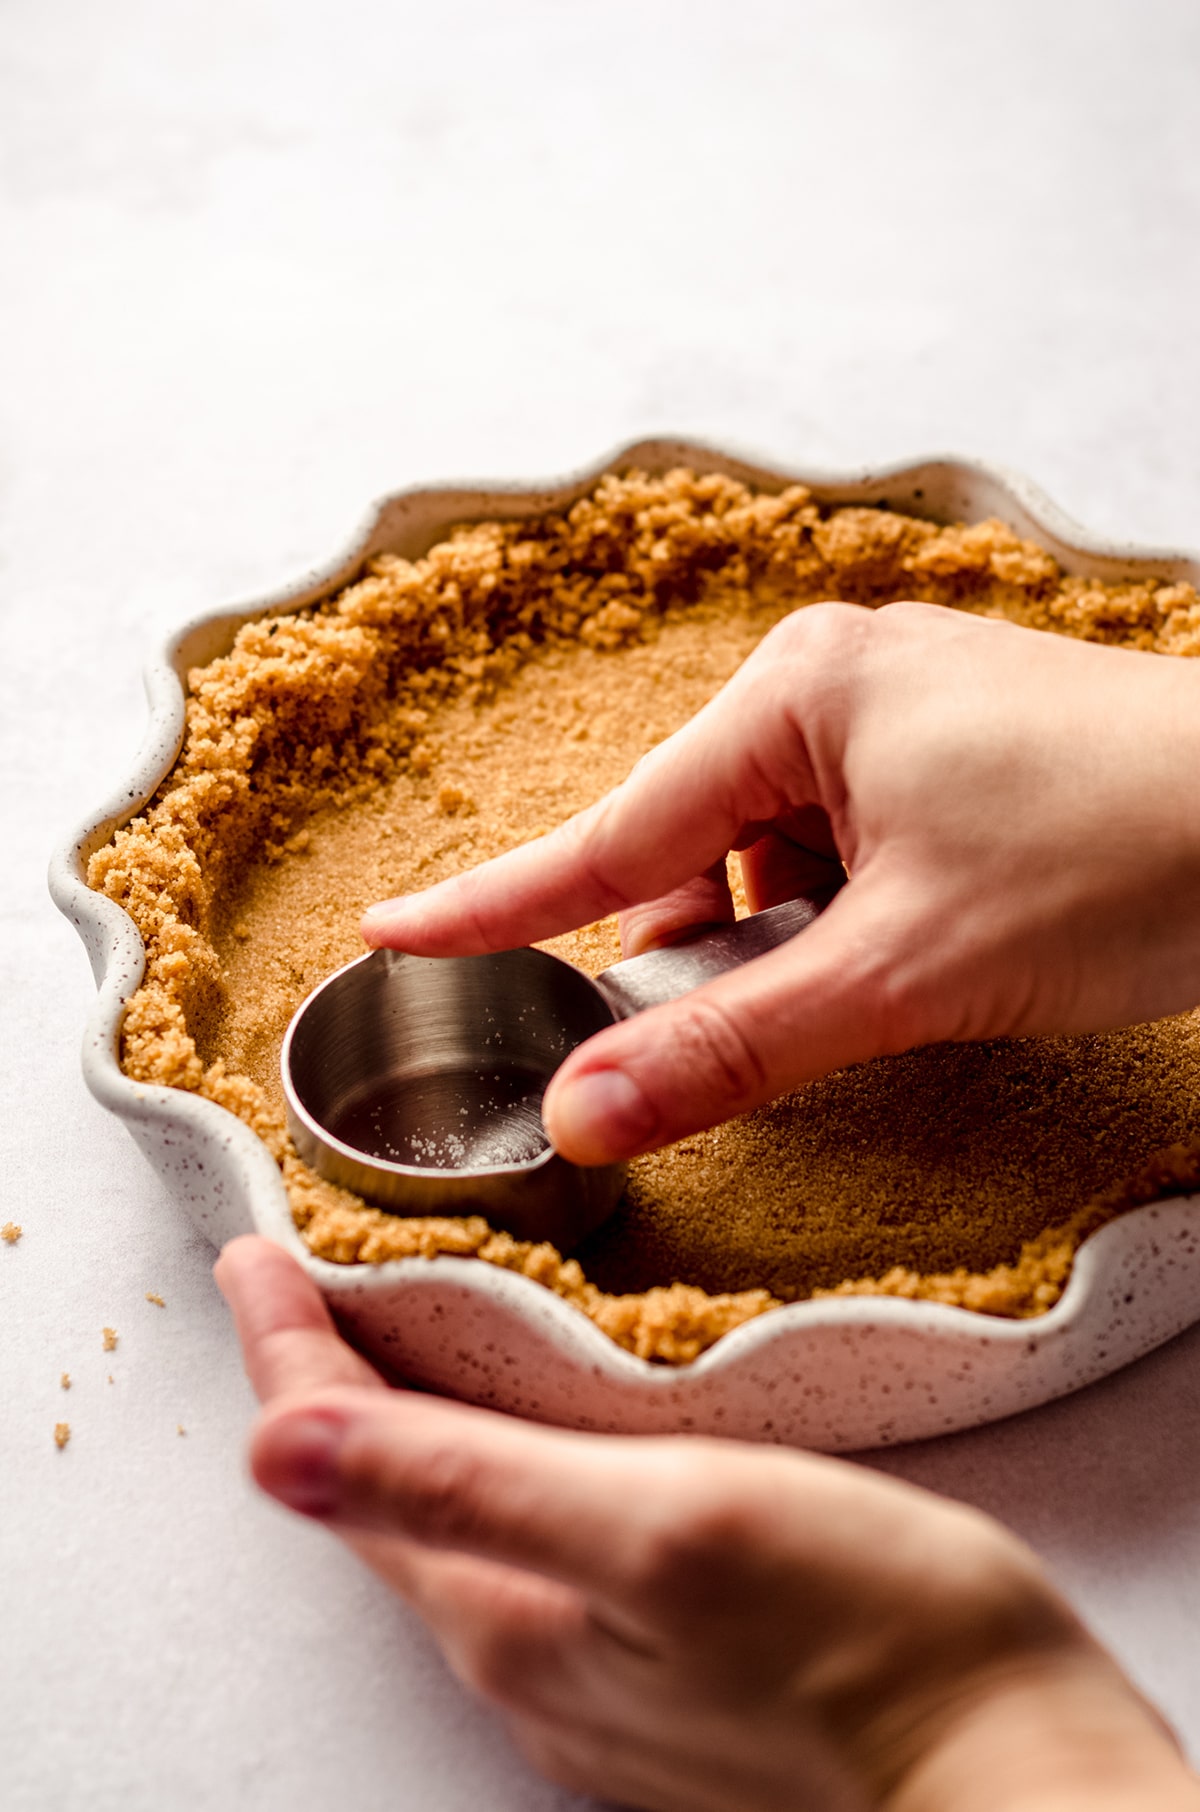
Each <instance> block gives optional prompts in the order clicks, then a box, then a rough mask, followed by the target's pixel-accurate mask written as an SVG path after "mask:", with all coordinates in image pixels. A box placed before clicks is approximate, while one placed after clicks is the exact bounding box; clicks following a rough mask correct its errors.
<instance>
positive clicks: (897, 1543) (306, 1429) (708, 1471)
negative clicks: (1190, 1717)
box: [217, 1239, 1200, 1812]
mask: <svg viewBox="0 0 1200 1812" xmlns="http://www.w3.org/2000/svg"><path fill="white" fill-rule="evenodd" d="M217 1279H218V1282H219V1283H220V1285H221V1288H222V1290H223V1291H224V1292H225V1295H226V1296H227V1297H228V1299H229V1302H230V1303H231V1305H232V1308H233V1311H234V1315H235V1318H236V1320H237V1325H238V1331H239V1333H240V1336H241V1339H242V1344H243V1348H244V1351H245V1358H246V1369H247V1371H248V1373H249V1375H250V1378H251V1380H252V1382H253V1384H254V1387H255V1389H256V1391H257V1392H258V1395H259V1397H260V1398H261V1399H262V1401H263V1402H264V1403H265V1404H266V1405H267V1409H266V1413H265V1414H264V1416H263V1418H262V1420H261V1421H260V1423H259V1426H258V1428H257V1430H256V1433H255V1436H254V1440H253V1445H252V1457H251V1465H252V1468H253V1471H254V1475H255V1477H256V1479H257V1480H258V1482H259V1484H260V1485H262V1486H263V1488H264V1489H265V1490H267V1491H269V1492H271V1493H272V1495H274V1496H275V1497H277V1498H278V1499H279V1500H280V1501H281V1502H283V1503H285V1504H287V1505H289V1506H290V1507H291V1508H293V1509H295V1510H299V1511H301V1512H303V1513H304V1514H306V1515H308V1516H310V1517H313V1518H315V1519H318V1520H320V1521H321V1522H323V1523H325V1524H326V1525H327V1527H329V1528H330V1529H331V1530H332V1531H333V1532H334V1533H336V1534H338V1535H339V1536H341V1537H342V1538H343V1539H344V1540H345V1541H347V1542H348V1543H349V1545H350V1546H351V1547H352V1548H353V1549H354V1550H355V1551H356V1552H357V1553H358V1554H359V1555H360V1556H361V1557H362V1558H363V1559H364V1560H365V1561H366V1562H367V1563H368V1565H370V1566H372V1567H373V1568H374V1569H375V1571H376V1572H377V1573H378V1574H379V1575H380V1576H381V1577H382V1578H383V1579H384V1580H385V1581H386V1583H387V1584H388V1585H390V1586H391V1587H393V1588H394V1589H395V1590H396V1591H398V1592H400V1593H401V1594H402V1595H403V1596H404V1597H405V1598H406V1599H407V1600H408V1601H409V1602H410V1603H411V1604H412V1605H414V1606H415V1608H416V1609H417V1610H418V1611H419V1612H420V1614H421V1615H422V1616H423V1617H424V1618H425V1620H426V1621H427V1622H428V1623H429V1625H430V1626H431V1628H432V1630H433V1632H434V1634H435V1635H436V1637H437V1639H438V1641H439V1643H440V1644H441V1646H442V1648H443V1650H444V1651H445V1654H446V1657H447V1659H448V1660H449V1662H450V1665H451V1666H452V1667H453V1668H454V1670H455V1672H456V1673H457V1674H458V1675H459V1677H460V1678H461V1679H463V1680H464V1681H465V1682H466V1683H467V1685H469V1686H471V1687H473V1688H474V1689H475V1690H476V1691H477V1692H480V1693H481V1694H483V1695H484V1696H485V1697H486V1698H488V1699H490V1700H492V1701H493V1702H494V1703H496V1704H497V1705H499V1706H500V1707H501V1709H502V1710H503V1711H504V1712H505V1713H506V1714H507V1716H508V1719H509V1722H510V1725H511V1728H512V1731H513V1734H514V1736H515V1738H516V1740H517V1742H518V1743H519V1745H520V1747H521V1748H522V1749H523V1750H524V1752H525V1754H526V1755H527V1756H528V1757H529V1758H530V1759H531V1760H532V1761H533V1762H534V1764H535V1765H536V1766H537V1767H538V1768H540V1769H541V1770H542V1771H543V1772H544V1773H546V1774H548V1775H550V1776H551V1778H553V1779H555V1780H558V1781H561V1782H562V1783H564V1784H565V1785H567V1786H570V1787H573V1788H574V1789H576V1790H577V1791H580V1792H584V1793H591V1794H596V1795H599V1796H601V1797H603V1798H605V1799H608V1800H612V1801H616V1802H617V1803H619V1804H622V1805H628V1806H633V1807H645V1808H648V1809H651V1812H759V1809H760V1808H761V1809H762V1812H782V1809H783V1808H785V1807H786V1808H794V1807H799V1806H804V1807H811V1808H813V1809H814V1812H817V1809H820V1812H864V1809H866V1808H870V1807H879V1806H886V1807H888V1808H890V1809H891V1812H1001V1809H1003V1812H1076V1809H1078V1812H1084V1808H1086V1809H1087V1812H1104V1809H1105V1808H1108V1807H1114V1808H1115V1807H1117V1806H1120V1807H1122V1808H1127V1807H1130V1806H1137V1807H1138V1808H1139V1812H1166V1809H1167V1808H1171V1809H1172V1812H1174V1809H1176V1808H1178V1812H1185V1809H1189V1812H1197V1808H1198V1807H1200V1792H1198V1791H1197V1788H1196V1784H1195V1782H1194V1781H1193V1780H1192V1777H1191V1776H1189V1775H1188V1773H1187V1771H1186V1770H1185V1768H1184V1766H1183V1764H1182V1763H1181V1761H1180V1759H1179V1756H1178V1754H1177V1752H1176V1750H1175V1749H1174V1747H1173V1745H1172V1743H1171V1741H1170V1740H1169V1738H1168V1736H1167V1734H1166V1733H1165V1731H1164V1729H1163V1727H1162V1726H1161V1724H1160V1723H1159V1722H1158V1721H1157V1719H1156V1716H1155V1714H1154V1713H1153V1712H1151V1711H1150V1709H1149V1708H1148V1707H1147V1706H1146V1705H1145V1704H1144V1703H1143V1702H1142V1701H1141V1700H1140V1699H1139V1698H1138V1696H1137V1695H1136V1693H1135V1692H1134V1691H1133V1689H1132V1688H1131V1687H1130V1686H1129V1685H1128V1683H1127V1682H1126V1681H1125V1680H1124V1679H1123V1678H1122V1676H1121V1675H1120V1673H1119V1672H1118V1671H1117V1669H1116V1667H1115V1665H1114V1664H1113V1662H1112V1661H1111V1660H1110V1659H1109V1658H1108V1657H1107V1656H1106V1655H1105V1654H1104V1653H1103V1651H1102V1650H1101V1649H1100V1648H1098V1647H1097V1645H1096V1644H1095V1643H1094V1642H1093V1641H1092V1640H1091V1638H1090V1637H1089V1636H1088V1635H1087V1634H1086V1632H1085V1631H1083V1630H1082V1629H1081V1627H1080V1626H1079V1624H1078V1623H1077V1622H1076V1621H1075V1619H1074V1617H1073V1616H1072V1615H1071V1613H1070V1611H1069V1610H1068V1609H1067V1608H1066V1606H1065V1605H1064V1604H1063V1603H1062V1602H1061V1601H1060V1600H1059V1599H1058V1598H1057V1597H1056V1596H1055V1594H1054V1593H1053V1592H1052V1591H1051V1590H1050V1588H1049V1586H1048V1585H1047V1584H1046V1582H1045V1580H1044V1579H1043V1578H1042V1576H1041V1574H1040V1573H1039V1571H1038V1569H1037V1566H1036V1564H1035V1562H1034V1561H1033V1558H1032V1556H1030V1555H1029V1554H1028V1553H1027V1552H1026V1551H1025V1550H1024V1549H1023V1548H1021V1547H1020V1546H1019V1544H1018V1543H1016V1542H1015V1541H1013V1540H1012V1539H1011V1538H1010V1537H1009V1536H1007V1535H1006V1534H1005V1533H1004V1532H1003V1531H1002V1530H1001V1529H1000V1528H998V1527H997V1526H996V1525H995V1524H993V1523H991V1522H989V1521H988V1520H987V1519H985V1518H984V1517H981V1516H979V1515H977V1514H976V1513H974V1512H972V1511H968V1510H964V1509H961V1508H959V1507H957V1506H952V1505H949V1504H945V1503H942V1502H940V1501H939V1500H938V1499H937V1498H934V1497H931V1496H929V1495H927V1494H926V1493H924V1492H921V1491H918V1490H915V1489H913V1488H911V1487H909V1486H905V1485H900V1484H896V1483H894V1482H892V1481H890V1480H886V1479H882V1478H879V1477H876V1476H875V1475H873V1474H871V1473H869V1472H864V1471H861V1470H860V1469H858V1468H857V1467H854V1466H850V1465H847V1464H844V1463H841V1462H837V1461H832V1460H825V1459H820V1458H816V1457H813V1456H811V1455H804V1454H798V1453H789V1452H783V1451H780V1450H778V1449H774V1450H767V1449H762V1448H752V1447H748V1446H740V1445H737V1444H734V1443H732V1442H717V1441H702V1440H697V1439H690V1438H686V1437H675V1438H672V1439H667V1440H647V1439H617V1438H615V1437H611V1436H601V1435H583V1434H574V1433H568V1432H565V1431H563V1430H561V1429H550V1428H542V1427H536V1426H533V1425H530V1424H528V1423H523V1422H519V1421H516V1420H513V1419H512V1418H510V1417H507V1416H502V1415H497V1414H494V1413H492V1412H489V1411H486V1410H479V1409H472V1408H468V1407H467V1406H465V1405H463V1404H459V1403H447V1402H444V1401H441V1400H439V1399H437V1398H434V1397H428V1396H417V1395H413V1394H409V1393H406V1392H403V1391H390V1390H388V1389H387V1388H386V1386H385V1385H384V1383H383V1381H382V1379H381V1378H380V1377H379V1376H378V1374H377V1373H376V1372H375V1371H373V1369H372V1368H371V1366H370V1365H368V1363H367V1362H366V1360H365V1359H362V1358H361V1357H360V1356H359V1355H358V1354H356V1353H354V1352H352V1351H351V1350H350V1348H349V1347H347V1346H346V1345H345V1344H344V1342H343V1341H342V1340H341V1338H340V1336H339V1335H338V1334H337V1332H336V1330H335V1328H334V1326H333V1322H332V1320H331V1319H330V1315H329V1311H328V1309H327V1308H326V1307H325V1304H324V1302H323V1300H322V1298H321V1296H320V1294H319V1292H318V1291H317V1289H316V1287H315V1285H313V1284H312V1283H311V1282H310V1281H309V1280H308V1278H307V1277H306V1276H305V1274H304V1272H303V1270H302V1269H301V1268H300V1266H299V1265H297V1264H296V1263H295V1262H294V1261H293V1260H292V1259H291V1258H289V1257H288V1256H287V1254H286V1253H284V1252H283V1251H281V1250H280V1249H279V1248H278V1247H276V1246H274V1245H272V1244H270V1243H269V1242H268V1241H266V1240H262V1239H239V1240H234V1241H233V1242H232V1244H230V1245H229V1246H227V1247H226V1248H225V1251H224V1252H223V1253H222V1255H221V1257H220V1259H219V1261H218V1264H217Z"/></svg>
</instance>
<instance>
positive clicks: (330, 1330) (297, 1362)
mask: <svg viewBox="0 0 1200 1812" xmlns="http://www.w3.org/2000/svg"><path fill="white" fill-rule="evenodd" d="M213 1276H214V1277H215V1278H216V1280H217V1288H218V1289H219V1290H220V1292H221V1294H222V1296H224V1298H225V1300H226V1302H227V1303H228V1304H229V1307H230V1309H231V1310H232V1311H233V1320H234V1326H235V1327H236V1328H237V1332H238V1338H239V1340H240V1341H241V1343H242V1356H243V1359H244V1362H245V1366H246V1375H247V1377H248V1378H249V1380H250V1382H251V1384H252V1385H253V1386H254V1393H255V1395H256V1396H257V1398H258V1400H259V1402H260V1403H269V1402H270V1401H271V1400H272V1398H274V1397H280V1396H285V1395H290V1394H292V1393H294V1392H296V1391H303V1390H320V1389H321V1388H322V1387H323V1386H325V1385H337V1384H357V1385H363V1384H366V1385H372V1386H376V1387H378V1388H379V1389H381V1390H382V1389H385V1388H386V1387H385V1385H384V1382H383V1379H382V1378H381V1377H380V1376H379V1373H378V1372H377V1371H376V1370H375V1368H374V1366H372V1365H370V1364H368V1362H367V1361H366V1360H365V1359H364V1358H363V1357H362V1356H361V1354H359V1353H356V1352H354V1351H353V1349H352V1348H351V1347H349V1346H347V1345H346V1342H345V1341H344V1340H343V1339H342V1337H341V1335H340V1334H339V1333H338V1331H337V1328H336V1327H335V1325H334V1321H333V1317H332V1315H331V1314H330V1313H329V1309H328V1307H327V1305H326V1302H325V1299H324V1297H323V1296H322V1295H321V1292H320V1291H319V1290H318V1289H317V1286H316V1284H315V1283H313V1281H312V1279H311V1278H310V1277H307V1276H306V1275H305V1273H304V1271H303V1270H302V1269H301V1267H300V1266H299V1265H298V1264H297V1263H296V1261H295V1259H294V1258H291V1257H290V1256H289V1255H288V1253H286V1252H285V1251H284V1250H283V1248H282V1247H281V1246H277V1245H275V1244H274V1242H273V1241H271V1240H269V1239H261V1238H258V1237H256V1236H253V1235H247V1236H245V1237H244V1238H242V1239H234V1240H230V1242H229V1244H228V1245H227V1246H226V1247H225V1248H224V1250H223V1251H222V1253H221V1255H220V1257H219V1258H218V1259H217V1262H216V1264H215V1265H214V1267H213Z"/></svg>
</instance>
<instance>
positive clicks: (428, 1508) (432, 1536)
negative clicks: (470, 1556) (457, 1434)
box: [383, 1444, 487, 1547]
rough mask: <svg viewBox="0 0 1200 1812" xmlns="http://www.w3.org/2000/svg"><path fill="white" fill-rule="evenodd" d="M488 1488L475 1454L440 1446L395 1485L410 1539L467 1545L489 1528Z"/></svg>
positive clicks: (441, 1543) (385, 1485)
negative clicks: (475, 1536)
mask: <svg viewBox="0 0 1200 1812" xmlns="http://www.w3.org/2000/svg"><path fill="white" fill-rule="evenodd" d="M383 1484H384V1489H385V1493H386V1494H387V1495H392V1494H391V1493H387V1491H386V1487H387V1481H386V1480H385V1481H383ZM486 1489H487V1481H486V1478H485V1476H484V1469H483V1468H482V1467H481V1465H480V1464H479V1462H478V1461H477V1459H476V1458H475V1456H474V1455H473V1454H470V1453H466V1452H463V1451H461V1450H460V1449H458V1448H455V1447H452V1446H450V1445H449V1444H439V1445H438V1446H436V1447H434V1448H432V1449H431V1450H430V1451H429V1452H428V1453H427V1454H425V1455H424V1456H423V1457H422V1459H421V1462H420V1464H419V1466H417V1467H414V1468H412V1469H411V1471H406V1472H405V1475H404V1476H403V1477H402V1478H401V1479H400V1480H399V1481H397V1482H396V1484H395V1490H394V1496H395V1498H396V1499H397V1500H398V1508H399V1509H400V1511H401V1514H402V1517H403V1522H404V1527H405V1530H406V1532H407V1533H408V1534H409V1535H412V1536H415V1537H416V1539H417V1540H418V1541H424V1542H429V1543H430V1544H431V1545H432V1546H435V1547H454V1546H469V1545H470V1543H471V1540H472V1537H473V1536H474V1535H476V1534H477V1533H481V1532H482V1531H483V1529H484V1527H485V1510H484V1506H485V1501H486Z"/></svg>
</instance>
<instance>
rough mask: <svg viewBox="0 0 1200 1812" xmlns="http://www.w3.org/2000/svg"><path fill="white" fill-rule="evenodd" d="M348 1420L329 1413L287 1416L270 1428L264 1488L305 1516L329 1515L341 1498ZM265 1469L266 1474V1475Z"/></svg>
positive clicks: (261, 1471) (261, 1480) (261, 1470)
mask: <svg viewBox="0 0 1200 1812" xmlns="http://www.w3.org/2000/svg"><path fill="white" fill-rule="evenodd" d="M345 1437H346V1427H345V1423H344V1422H342V1421H340V1420H338V1421H333V1420H331V1419H330V1418H329V1417H327V1416H305V1415H298V1416H287V1417H285V1418H283V1419H282V1420H281V1421H279V1422H276V1423H275V1425H274V1427H273V1428H272V1429H271V1431H270V1445H269V1453H268V1463H267V1466H266V1467H265V1468H261V1469H260V1474H259V1478H260V1483H261V1484H262V1485H263V1487H264V1489H266V1490H267V1491H269V1492H270V1493H271V1496H272V1497H275V1498H278V1499H279V1502H280V1503H281V1504H286V1505H287V1507H288V1509H289V1510H299V1511H301V1512H302V1513H303V1514H304V1515H305V1516H330V1515H332V1513H333V1511H334V1510H336V1509H337V1507H338V1504H339V1502H340V1501H341V1495H342V1493H341V1482H340V1477H339V1460H340V1457H341V1451H342V1443H343V1441H344V1440H345ZM264 1470H265V1472H266V1476H265V1477H264V1476H263V1471H264Z"/></svg>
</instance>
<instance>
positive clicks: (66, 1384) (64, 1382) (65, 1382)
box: [58, 1372, 71, 1390]
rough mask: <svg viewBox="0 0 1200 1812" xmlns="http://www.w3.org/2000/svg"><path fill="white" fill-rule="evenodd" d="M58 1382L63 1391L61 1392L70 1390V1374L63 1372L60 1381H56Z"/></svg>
mask: <svg viewBox="0 0 1200 1812" xmlns="http://www.w3.org/2000/svg"><path fill="white" fill-rule="evenodd" d="M58 1382H59V1384H60V1386H61V1387H62V1389H63V1390H70V1388H71V1374H70V1372H64V1373H63V1375H62V1377H61V1378H60V1379H59V1381H58Z"/></svg>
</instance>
